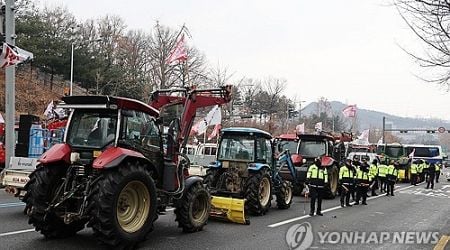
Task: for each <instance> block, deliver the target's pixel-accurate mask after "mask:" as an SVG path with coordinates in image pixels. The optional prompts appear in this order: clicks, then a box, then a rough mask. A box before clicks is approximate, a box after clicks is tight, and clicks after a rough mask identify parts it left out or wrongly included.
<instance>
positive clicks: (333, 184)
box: [325, 165, 339, 199]
mask: <svg viewBox="0 0 450 250" xmlns="http://www.w3.org/2000/svg"><path fill="white" fill-rule="evenodd" d="M327 172H328V185H326V187H325V198H326V199H334V197H336V195H337V193H338V183H339V169H338V167H337V166H336V165H333V166H331V167H329V168H328V169H327Z"/></svg>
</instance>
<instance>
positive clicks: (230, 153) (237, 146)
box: [217, 136, 255, 161]
mask: <svg viewBox="0 0 450 250" xmlns="http://www.w3.org/2000/svg"><path fill="white" fill-rule="evenodd" d="M254 151H255V142H254V139H253V138H252V137H243V136H230V137H225V138H223V139H222V141H221V142H220V145H219V154H218V157H217V158H218V160H228V161H235V160H238V161H253V159H254Z"/></svg>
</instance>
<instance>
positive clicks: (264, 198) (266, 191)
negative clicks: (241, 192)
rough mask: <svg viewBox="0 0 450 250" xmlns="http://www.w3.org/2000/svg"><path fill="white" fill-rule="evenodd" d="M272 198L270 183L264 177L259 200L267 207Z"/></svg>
mask: <svg viewBox="0 0 450 250" xmlns="http://www.w3.org/2000/svg"><path fill="white" fill-rule="evenodd" d="M269 198H270V181H269V179H267V177H264V178H263V179H262V180H261V183H260V184H259V200H260V202H261V205H262V206H266V205H267V203H268V202H269Z"/></svg>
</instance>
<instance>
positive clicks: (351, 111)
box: [342, 104, 356, 117]
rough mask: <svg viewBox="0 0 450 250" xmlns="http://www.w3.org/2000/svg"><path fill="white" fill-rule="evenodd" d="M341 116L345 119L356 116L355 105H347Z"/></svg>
mask: <svg viewBox="0 0 450 250" xmlns="http://www.w3.org/2000/svg"><path fill="white" fill-rule="evenodd" d="M342 114H343V115H344V116H345V117H355V116H356V104H355V105H348V106H347V107H345V108H344V109H343V110H342Z"/></svg>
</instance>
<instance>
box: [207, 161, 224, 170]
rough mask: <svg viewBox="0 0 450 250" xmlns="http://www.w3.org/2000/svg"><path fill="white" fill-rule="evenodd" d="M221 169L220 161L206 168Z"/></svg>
mask: <svg viewBox="0 0 450 250" xmlns="http://www.w3.org/2000/svg"><path fill="white" fill-rule="evenodd" d="M221 167H222V162H220V161H215V162H214V163H211V164H209V165H208V168H214V169H217V168H221Z"/></svg>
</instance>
